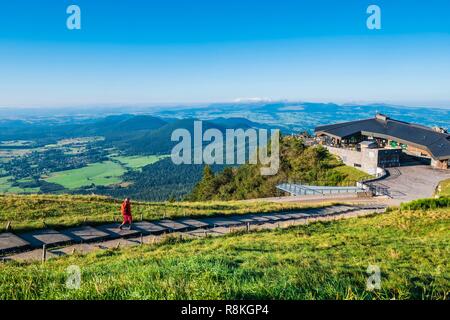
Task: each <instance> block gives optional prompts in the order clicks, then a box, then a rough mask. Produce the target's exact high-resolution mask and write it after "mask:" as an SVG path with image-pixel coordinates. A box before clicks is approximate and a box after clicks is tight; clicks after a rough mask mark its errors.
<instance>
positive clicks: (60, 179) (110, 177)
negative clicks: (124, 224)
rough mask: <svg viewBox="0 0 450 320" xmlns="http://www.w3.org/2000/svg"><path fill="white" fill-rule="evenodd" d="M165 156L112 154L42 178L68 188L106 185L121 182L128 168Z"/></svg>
mask: <svg viewBox="0 0 450 320" xmlns="http://www.w3.org/2000/svg"><path fill="white" fill-rule="evenodd" d="M164 157H166V156H114V157H111V160H110V161H104V162H98V163H93V164H89V165H88V166H86V167H83V168H79V169H73V170H66V171H60V172H54V173H52V174H51V175H50V176H49V177H47V178H45V179H44V180H45V181H47V182H51V183H56V184H59V185H62V186H63V187H64V188H66V189H68V190H76V189H79V188H81V187H86V186H90V185H92V184H95V185H96V186H108V185H112V184H117V183H121V182H122V176H123V175H124V174H125V173H126V172H127V171H128V170H140V169H141V168H143V167H145V166H146V165H149V164H153V163H155V162H158V161H159V160H161V159H163V158H164Z"/></svg>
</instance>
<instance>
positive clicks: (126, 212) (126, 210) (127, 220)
mask: <svg viewBox="0 0 450 320" xmlns="http://www.w3.org/2000/svg"><path fill="white" fill-rule="evenodd" d="M120 212H121V213H122V217H123V222H122V224H121V225H120V226H119V229H120V230H122V228H123V226H124V225H125V224H129V225H130V230H131V223H132V222H133V217H132V216H131V202H130V198H126V199H125V200H124V201H123V203H122V207H121V208H120Z"/></svg>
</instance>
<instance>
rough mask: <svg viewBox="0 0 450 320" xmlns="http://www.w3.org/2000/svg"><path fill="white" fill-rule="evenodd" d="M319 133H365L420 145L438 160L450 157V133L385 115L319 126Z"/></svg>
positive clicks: (348, 135) (344, 136) (342, 134)
mask: <svg viewBox="0 0 450 320" xmlns="http://www.w3.org/2000/svg"><path fill="white" fill-rule="evenodd" d="M314 131H315V133H316V134H318V135H319V134H325V135H329V136H333V137H337V138H340V139H344V138H346V137H350V136H353V135H355V134H358V133H360V134H362V135H364V136H373V137H377V138H384V139H389V140H395V141H398V142H400V143H404V144H409V145H412V146H415V147H418V148H423V149H425V150H428V151H429V152H430V154H431V155H432V157H433V158H435V159H438V160H443V159H449V158H450V135H449V134H447V133H441V132H437V131H435V130H433V129H431V128H428V127H425V126H422V125H418V124H412V123H407V122H403V121H398V120H394V119H390V118H389V117H387V116H384V115H377V116H376V117H375V118H370V119H364V120H357V121H349V122H343V123H337V124H330V125H325V126H319V127H317V128H316V129H315V130H314Z"/></svg>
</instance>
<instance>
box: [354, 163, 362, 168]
mask: <svg viewBox="0 0 450 320" xmlns="http://www.w3.org/2000/svg"><path fill="white" fill-rule="evenodd" d="M353 166H354V167H356V168H361V165H360V164H359V163H354V164H353Z"/></svg>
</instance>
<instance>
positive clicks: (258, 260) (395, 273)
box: [0, 208, 450, 299]
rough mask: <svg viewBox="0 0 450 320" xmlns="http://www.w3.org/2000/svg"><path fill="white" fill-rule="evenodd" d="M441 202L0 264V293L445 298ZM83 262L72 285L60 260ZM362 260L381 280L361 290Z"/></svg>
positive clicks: (445, 214)
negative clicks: (427, 207)
mask: <svg viewBox="0 0 450 320" xmlns="http://www.w3.org/2000/svg"><path fill="white" fill-rule="evenodd" d="M449 228H450V211H449V210H448V208H445V209H436V210H432V211H430V210H429V211H420V210H416V211H402V212H401V211H399V210H395V211H392V212H389V213H386V214H381V215H375V216H372V217H365V218H355V219H349V220H342V221H337V222H328V223H314V224H310V225H307V226H301V227H294V228H291V229H287V230H286V229H285V230H276V231H267V232H257V233H250V234H241V235H230V236H226V237H222V238H215V239H211V238H209V239H200V240H192V241H183V242H174V241H171V242H170V241H169V242H166V243H163V244H160V245H154V246H151V245H150V246H142V247H135V248H127V249H119V250H110V251H103V252H98V253H93V254H90V255H88V256H70V257H65V258H61V259H57V260H51V261H48V262H47V263H46V264H44V265H42V264H38V263H35V264H17V263H5V264H3V265H0V299H448V294H449V290H450V274H449V262H448V261H449V260H450V259H449V258H450V255H449V244H450V243H449V237H448V230H449ZM70 265H77V266H79V267H80V268H81V270H82V282H81V288H80V289H79V290H70V289H67V288H66V287H65V281H66V277H67V274H66V268H67V267H68V266H70ZM369 265H378V266H379V267H380V269H381V290H377V291H373V292H371V291H367V290H366V281H367V280H366V279H367V277H368V275H367V274H366V270H367V267H368V266H369Z"/></svg>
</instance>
